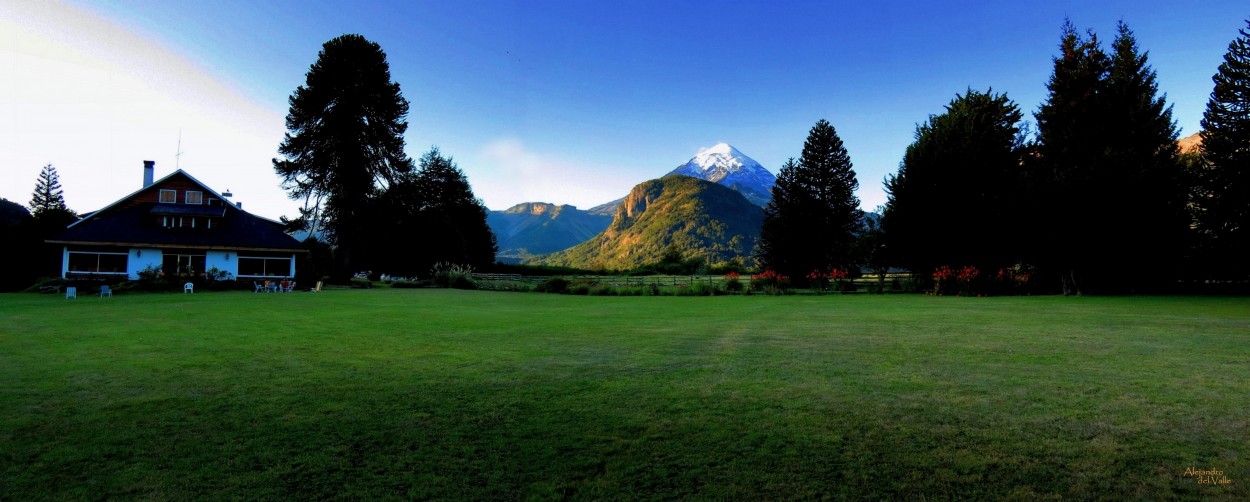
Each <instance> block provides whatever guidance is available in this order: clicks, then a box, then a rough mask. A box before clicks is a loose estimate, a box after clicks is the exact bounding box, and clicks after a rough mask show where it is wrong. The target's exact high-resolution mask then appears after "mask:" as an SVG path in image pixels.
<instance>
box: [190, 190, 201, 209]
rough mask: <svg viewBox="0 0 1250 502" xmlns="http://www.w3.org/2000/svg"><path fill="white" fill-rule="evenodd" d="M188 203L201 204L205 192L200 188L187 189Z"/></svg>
mask: <svg viewBox="0 0 1250 502" xmlns="http://www.w3.org/2000/svg"><path fill="white" fill-rule="evenodd" d="M186 198H187V200H186V203H187V204H194V205H197V206H198V205H200V204H203V203H204V192H201V191H199V190H187V197H186Z"/></svg>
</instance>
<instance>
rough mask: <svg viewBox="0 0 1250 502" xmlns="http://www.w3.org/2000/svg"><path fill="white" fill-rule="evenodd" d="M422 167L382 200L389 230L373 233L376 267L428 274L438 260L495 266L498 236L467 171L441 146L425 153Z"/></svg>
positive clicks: (381, 210) (399, 181)
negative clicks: (446, 155)
mask: <svg viewBox="0 0 1250 502" xmlns="http://www.w3.org/2000/svg"><path fill="white" fill-rule="evenodd" d="M419 165H420V168H419V169H418V170H417V171H415V172H410V173H406V174H403V175H400V176H399V178H398V179H397V180H396V182H395V183H393V184H391V185H390V187H389V188H388V189H387V190H386V192H385V193H384V194H383V195H382V197H381V198H380V200H379V208H378V212H379V213H385V214H387V218H386V220H385V223H384V225H385V226H386V227H387V228H378V229H376V230H375V231H374V232H372V233H373V235H374V236H376V238H377V241H376V243H375V245H374V246H372V249H373V253H372V258H373V263H374V264H375V265H374V266H375V268H376V269H377V270H385V271H386V272H388V273H393V274H400V275H422V274H426V273H428V272H429V271H430V268H431V267H432V266H433V265H434V264H436V263H453V264H457V265H470V266H473V267H475V268H478V269H481V268H483V267H488V266H490V265H492V264H494V262H495V252H496V246H495V234H494V233H493V232H491V230H490V227H489V226H487V224H486V214H487V209H486V206H484V205H482V202H481V201H480V200H478V199H477V197H475V196H474V195H473V189H472V187H471V186H470V185H469V180H468V178H466V177H465V175H464V172H463V171H461V170H460V168H459V167H457V166H456V163H455V162H454V161H453V160H452V159H451V158H450V157H444V156H443V155H442V153H441V152H440V151H439V150H438V148H432V149H430V151H428V152H426V153H425V155H422V156H421V159H420V161H419ZM378 221H379V222H381V221H382V220H378Z"/></svg>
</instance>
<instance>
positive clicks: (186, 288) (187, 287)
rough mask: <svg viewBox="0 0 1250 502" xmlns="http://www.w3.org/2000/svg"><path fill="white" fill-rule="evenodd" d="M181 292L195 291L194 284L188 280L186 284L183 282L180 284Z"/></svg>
mask: <svg viewBox="0 0 1250 502" xmlns="http://www.w3.org/2000/svg"><path fill="white" fill-rule="evenodd" d="M182 293H183V294H187V293H195V285H194V284H191V283H189V282H188V283H186V284H183V285H182Z"/></svg>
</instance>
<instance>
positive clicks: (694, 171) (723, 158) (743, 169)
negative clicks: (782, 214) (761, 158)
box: [669, 143, 777, 206]
mask: <svg viewBox="0 0 1250 502" xmlns="http://www.w3.org/2000/svg"><path fill="white" fill-rule="evenodd" d="M669 174H680V175H683V176H690V177H694V178H701V179H704V180H707V181H711V182H712V183H718V184H721V185H725V186H727V187H730V188H733V189H734V190H737V191H739V192H741V193H742V195H743V196H745V197H746V198H747V200H750V201H751V202H752V203H754V204H756V205H758V206H764V205H766V204H768V200H769V199H771V198H772V188H773V184H774V183H776V182H777V177H776V176H773V173H771V172H769V171H768V169H765V168H764V166H762V165H760V163H759V162H756V161H755V160H754V159H752V158H750V157H747V156H746V155H744V154H743V153H742V152H740V151H738V149H737V148H734V147H732V146H730V145H729V144H728V143H717V144H716V145H715V146H712V147H710V148H701V149H699V153H698V154H696V155H695V156H694V158H692V159H690V161H688V162H686V163H685V164H682V165H681V166H678V167H677V169H674V170H673V171H672V172H670V173H669Z"/></svg>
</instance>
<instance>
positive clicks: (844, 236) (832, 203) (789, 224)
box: [756, 119, 862, 279]
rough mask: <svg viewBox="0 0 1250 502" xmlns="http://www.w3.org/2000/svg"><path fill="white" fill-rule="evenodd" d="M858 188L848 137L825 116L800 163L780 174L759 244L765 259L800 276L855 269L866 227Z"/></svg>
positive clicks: (758, 254) (782, 270) (761, 258)
mask: <svg viewBox="0 0 1250 502" xmlns="http://www.w3.org/2000/svg"><path fill="white" fill-rule="evenodd" d="M858 187H859V182H858V181H856V179H855V171H854V169H852V166H851V157H850V155H849V154H847V152H846V147H845V146H844V145H843V144H842V139H841V138H839V137H838V133H837V131H835V130H834V128H833V126H832V125H830V124H829V122H828V121H825V120H824V119H821V120H820V121H819V122H816V125H815V126H813V127H812V129H811V131H810V132H809V133H808V135H807V141H806V142H805V143H804V144H803V154H802V155H801V156H800V157H799V160H798V162H795V160H794V159H790V160H788V161H786V163H785V165H783V166H782V168H781V172H780V173H779V174H778V175H777V183H776V184H775V185H774V186H773V198H772V201H770V202H769V203H768V206H766V207H765V208H764V224H763V226H762V228H761V229H760V239H759V241H758V243H757V244H756V257H757V259H758V260H759V262H760V264H761V265H762V266H763V267H764V268H770V269H773V270H775V271H777V272H780V273H782V274H785V275H789V276H791V277H793V278H795V279H800V278H802V277H806V275H807V274H809V273H811V272H813V271H816V272H827V271H829V270H830V269H833V268H841V269H852V268H853V267H854V266H855V265H856V263H855V259H854V255H855V235H856V233H857V232H859V231H860V229H861V227H862V223H861V219H862V217H861V213H860V211H859V198H857V197H856V196H855V190H856V189H857V188H858ZM855 270H858V269H855Z"/></svg>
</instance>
